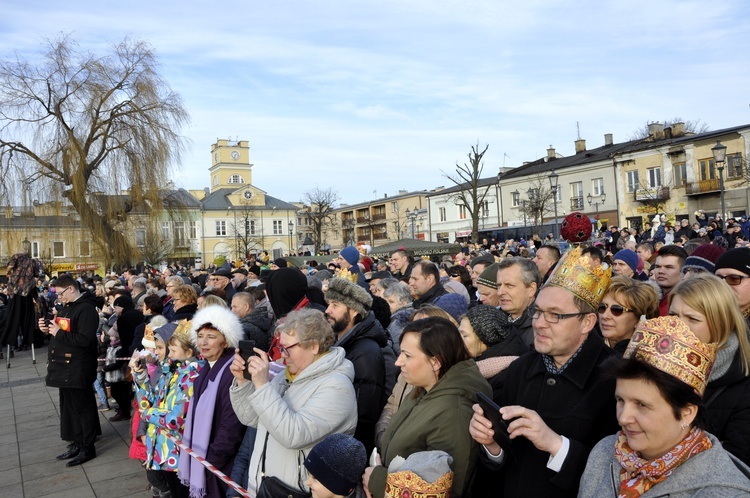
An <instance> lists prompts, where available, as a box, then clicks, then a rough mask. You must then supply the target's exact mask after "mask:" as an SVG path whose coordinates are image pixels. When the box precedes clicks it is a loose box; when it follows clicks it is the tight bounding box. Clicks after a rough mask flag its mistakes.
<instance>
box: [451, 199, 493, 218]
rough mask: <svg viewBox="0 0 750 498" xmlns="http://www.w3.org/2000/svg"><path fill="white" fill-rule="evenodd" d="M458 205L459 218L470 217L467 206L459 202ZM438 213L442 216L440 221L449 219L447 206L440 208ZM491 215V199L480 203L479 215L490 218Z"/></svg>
mask: <svg viewBox="0 0 750 498" xmlns="http://www.w3.org/2000/svg"><path fill="white" fill-rule="evenodd" d="M456 207H457V208H458V219H459V220H465V219H468V217H469V210H468V208H467V207H466V205H465V204H458V205H457V206H456ZM438 214H439V216H440V221H446V220H447V219H448V212H447V211H446V208H445V207H440V208H438ZM489 216H490V203H489V201H484V202H482V203H481V204H480V205H479V217H480V218H489Z"/></svg>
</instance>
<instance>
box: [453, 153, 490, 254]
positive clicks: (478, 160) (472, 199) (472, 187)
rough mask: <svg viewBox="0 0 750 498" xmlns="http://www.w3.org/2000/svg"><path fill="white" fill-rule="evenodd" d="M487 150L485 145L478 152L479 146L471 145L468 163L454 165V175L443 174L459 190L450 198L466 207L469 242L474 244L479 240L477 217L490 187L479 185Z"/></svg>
mask: <svg viewBox="0 0 750 498" xmlns="http://www.w3.org/2000/svg"><path fill="white" fill-rule="evenodd" d="M489 148H490V146H489V145H486V146H485V147H484V150H482V151H480V150H479V144H477V145H476V146H474V145H472V146H471V152H469V154H468V155H467V156H468V158H469V163H468V164H466V163H464V164H458V163H456V172H455V174H447V173H444V174H443V175H444V176H445V177H446V178H447V179H448V180H450V181H452V182H453V183H454V184H455V185H456V186H458V187H460V190H459V191H458V192H457V193H456V194H454V195H453V196H452V197H453V199H454V201H456V204H457V205H463V206H466V210H467V211H468V214H469V217H470V219H471V240H472V241H474V242H477V241H478V239H479V216H480V214H481V208H482V203H483V202H484V199H485V197H487V193H488V192H489V190H490V185H484V186H480V185H479V180H481V178H482V170H483V169H484V163H483V162H482V158H483V157H484V154H485V153H486V152H487V149H489Z"/></svg>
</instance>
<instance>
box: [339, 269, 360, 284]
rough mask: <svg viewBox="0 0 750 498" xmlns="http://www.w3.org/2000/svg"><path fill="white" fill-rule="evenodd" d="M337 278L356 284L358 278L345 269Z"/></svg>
mask: <svg viewBox="0 0 750 498" xmlns="http://www.w3.org/2000/svg"><path fill="white" fill-rule="evenodd" d="M336 277H338V278H344V279H346V280H348V281H350V282H354V283H355V284H356V283H357V278H358V277H357V274H356V273H352V272H350V271H349V269H343V270H341V271H340V272H339V274H338V275H336Z"/></svg>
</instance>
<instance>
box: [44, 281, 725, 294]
mask: <svg viewBox="0 0 750 498" xmlns="http://www.w3.org/2000/svg"><path fill="white" fill-rule="evenodd" d="M730 285H737V284H730ZM69 290H70V287H66V288H64V289H63V290H61V291H60V292H59V293H58V294H57V295H58V296H59V297H62V296H63V294H65V293H66V292H68V291H69Z"/></svg>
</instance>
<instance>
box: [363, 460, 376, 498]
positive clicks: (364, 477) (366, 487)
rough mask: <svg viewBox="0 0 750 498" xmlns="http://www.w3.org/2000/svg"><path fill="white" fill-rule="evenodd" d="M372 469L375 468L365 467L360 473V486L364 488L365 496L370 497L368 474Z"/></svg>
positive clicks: (370, 473) (369, 474)
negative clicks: (363, 471) (362, 472)
mask: <svg viewBox="0 0 750 498" xmlns="http://www.w3.org/2000/svg"><path fill="white" fill-rule="evenodd" d="M373 470H375V467H367V468H366V469H365V473H364V474H363V475H362V488H364V491H365V495H366V496H367V498H372V493H371V492H370V488H369V487H368V485H369V484H370V476H371V475H372V471H373Z"/></svg>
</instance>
